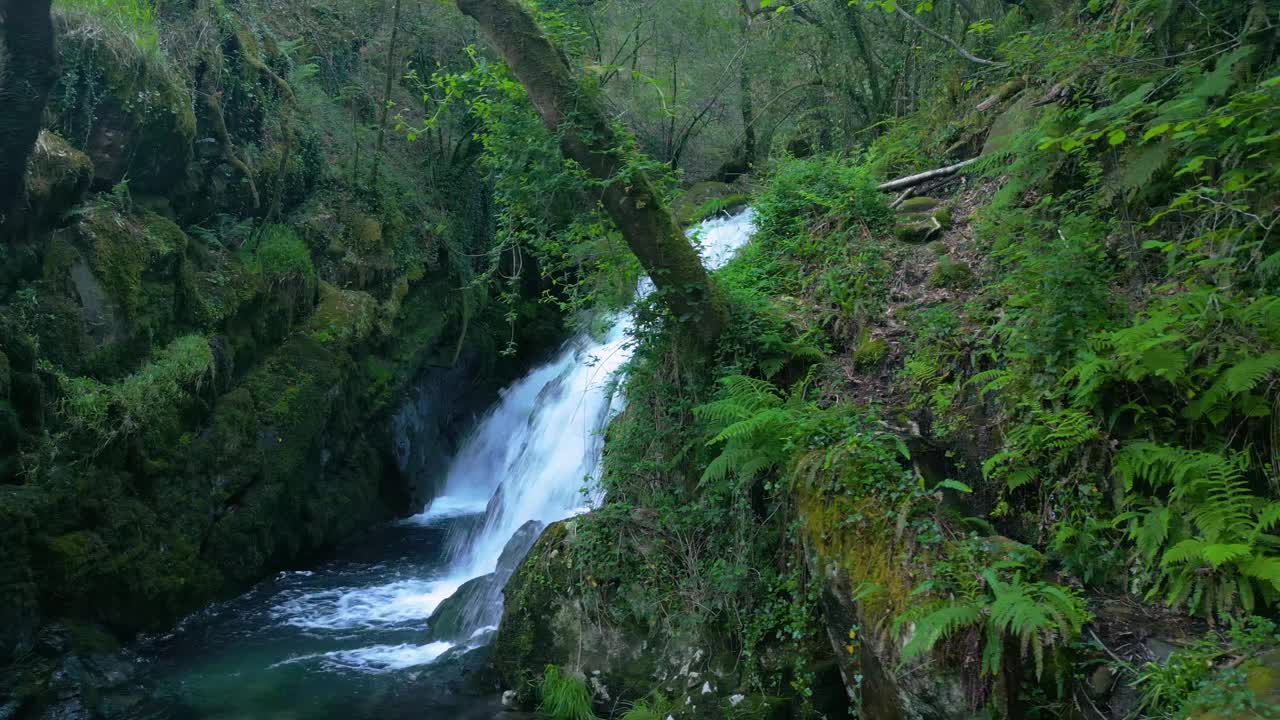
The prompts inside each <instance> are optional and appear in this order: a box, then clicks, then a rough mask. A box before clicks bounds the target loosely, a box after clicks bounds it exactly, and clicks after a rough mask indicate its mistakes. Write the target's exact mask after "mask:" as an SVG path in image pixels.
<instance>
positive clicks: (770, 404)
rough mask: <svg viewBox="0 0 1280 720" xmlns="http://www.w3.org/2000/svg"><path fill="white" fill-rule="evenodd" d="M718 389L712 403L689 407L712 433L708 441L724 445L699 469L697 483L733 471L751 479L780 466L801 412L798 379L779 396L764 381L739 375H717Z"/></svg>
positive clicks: (743, 479) (744, 480)
mask: <svg viewBox="0 0 1280 720" xmlns="http://www.w3.org/2000/svg"><path fill="white" fill-rule="evenodd" d="M720 384H721V391H720V394H719V398H718V399H717V400H716V401H715V402H711V403H708V404H706V405H701V406H698V407H696V408H694V409H693V414H694V416H695V417H697V418H699V419H701V420H704V421H706V422H707V423H708V424H709V425H710V427H711V432H713V433H714V435H713V436H712V437H711V439H710V440H708V441H707V444H708V445H723V447H722V449H721V451H720V454H719V455H717V456H716V458H715V459H714V460H712V461H711V463H710V464H708V465H707V468H706V470H704V471H703V473H702V480H701V482H704V483H715V482H721V481H723V480H725V478H726V477H729V476H733V477H734V478H736V479H737V480H738V481H739V482H741V483H747V484H749V483H751V482H753V481H755V479H756V478H757V476H759V475H760V474H761V473H764V472H767V471H769V470H776V469H778V468H780V467H782V466H785V465H786V463H787V462H788V459H789V458H790V456H791V452H792V450H793V448H794V444H793V438H794V434H795V433H802V432H804V430H803V428H801V427H800V426H799V421H800V419H801V418H802V417H803V411H804V408H803V404H804V401H803V397H804V388H803V384H801V386H800V387H798V388H796V389H795V390H793V391H792V392H791V394H790V396H789V397H788V398H787V399H785V400H784V399H783V397H782V396H781V394H780V393H779V392H778V389H777V388H776V387H774V386H773V385H772V384H771V383H769V382H768V381H767V380H758V379H755V378H750V377H746V376H743V375H733V376H730V377H726V378H721V379H720Z"/></svg>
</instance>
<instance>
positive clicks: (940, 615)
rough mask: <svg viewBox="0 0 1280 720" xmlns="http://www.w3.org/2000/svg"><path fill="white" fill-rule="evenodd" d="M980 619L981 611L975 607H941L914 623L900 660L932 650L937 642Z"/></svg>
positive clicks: (958, 605)
mask: <svg viewBox="0 0 1280 720" xmlns="http://www.w3.org/2000/svg"><path fill="white" fill-rule="evenodd" d="M981 617H982V609H981V608H979V607H978V606H977V605H971V604H959V603H945V604H943V605H941V606H940V607H938V608H936V609H934V610H932V611H931V612H929V614H927V615H925V616H923V617H921V618H920V619H918V620H917V621H916V623H915V629H914V631H913V632H912V635H911V639H910V640H909V641H908V642H907V644H906V645H905V646H904V647H903V648H902V660H903V661H904V662H905V661H907V660H910V659H912V658H914V657H916V656H918V655H921V654H923V653H926V652H928V651H930V650H932V649H933V646H934V645H936V644H937V643H938V641H939V640H942V639H943V638H946V637H948V636H950V635H951V634H952V633H953V632H955V631H956V630H959V629H961V628H965V627H969V626H971V625H974V624H976V623H977V622H978V620H979V619H980V618H981Z"/></svg>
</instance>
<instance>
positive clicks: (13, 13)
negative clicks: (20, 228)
mask: <svg viewBox="0 0 1280 720" xmlns="http://www.w3.org/2000/svg"><path fill="white" fill-rule="evenodd" d="M51 2H52V0H0V39H2V41H3V45H4V48H3V50H4V53H5V58H4V60H5V62H4V63H3V66H4V76H3V77H0V218H3V221H2V222H3V226H5V227H11V226H12V224H13V221H14V219H15V217H14V216H15V215H20V214H21V212H22V205H23V203H24V201H25V199H26V192H25V191H26V177H27V160H28V159H30V157H31V149H32V148H33V147H34V146H35V143H36V138H37V136H39V134H40V116H41V115H43V114H44V106H45V103H46V102H47V101H48V100H49V93H50V91H51V90H52V89H53V83H54V81H55V80H56V79H57V72H56V69H55V68H56V57H55V56H54V49H53V20H52V19H51V18H50V17H49V6H50V5H51Z"/></svg>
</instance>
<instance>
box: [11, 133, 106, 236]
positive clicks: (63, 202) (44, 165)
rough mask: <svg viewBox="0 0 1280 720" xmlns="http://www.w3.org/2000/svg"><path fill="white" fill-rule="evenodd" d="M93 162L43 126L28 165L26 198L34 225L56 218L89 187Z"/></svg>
mask: <svg viewBox="0 0 1280 720" xmlns="http://www.w3.org/2000/svg"><path fill="white" fill-rule="evenodd" d="M93 174H94V168H93V162H92V161H91V160H90V159H89V156H87V155H85V154H84V153H83V152H80V151H79V150H77V149H75V148H74V147H72V146H71V145H70V144H69V143H68V142H67V141H66V140H64V139H63V138H62V137H61V136H60V135H57V134H56V133H52V132H49V131H48V130H42V131H41V132H40V137H39V138H38V139H37V140H36V146H35V148H34V149H33V150H32V153H31V162H30V164H29V165H28V166H27V202H28V203H30V205H31V208H32V211H33V215H34V217H32V218H29V221H30V222H31V223H32V224H33V225H35V226H41V225H48V224H50V223H53V222H56V221H57V220H58V219H59V218H60V217H61V216H62V215H63V214H65V213H66V212H67V211H68V210H70V209H71V208H72V207H73V206H74V205H75V204H76V203H77V202H78V201H79V199H80V196H81V195H83V194H84V192H85V191H86V190H88V188H89V182H90V180H92V179H93Z"/></svg>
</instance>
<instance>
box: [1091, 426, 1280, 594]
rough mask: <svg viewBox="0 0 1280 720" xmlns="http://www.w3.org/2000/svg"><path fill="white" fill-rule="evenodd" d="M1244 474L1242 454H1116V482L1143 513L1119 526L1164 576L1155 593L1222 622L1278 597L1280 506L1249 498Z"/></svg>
mask: <svg viewBox="0 0 1280 720" xmlns="http://www.w3.org/2000/svg"><path fill="white" fill-rule="evenodd" d="M1247 467H1248V458H1247V456H1244V455H1242V454H1238V455H1234V456H1230V457H1223V456H1221V455H1217V454H1214V453H1206V452H1200V451H1194V450H1185V449H1181V448H1174V447H1169V446H1164V445H1157V444H1155V443H1145V442H1143V443H1133V444H1131V445H1128V446H1126V447H1125V448H1123V449H1122V450H1121V451H1120V452H1119V454H1118V455H1117V456H1116V463H1115V475H1116V480H1117V481H1118V482H1119V483H1120V485H1121V487H1122V488H1123V489H1124V490H1125V492H1126V498H1128V499H1129V502H1131V503H1134V504H1136V505H1138V508H1139V509H1135V510H1131V511H1128V512H1125V513H1122V514H1121V515H1120V516H1119V517H1117V518H1116V522H1117V523H1126V524H1127V526H1128V534H1129V537H1130V538H1131V539H1132V540H1133V541H1134V543H1135V546H1136V549H1137V551H1138V553H1139V554H1140V556H1141V559H1142V561H1143V563H1144V564H1145V565H1146V567H1147V569H1148V571H1155V570H1157V569H1158V571H1159V575H1158V577H1157V579H1156V580H1155V582H1154V584H1153V585H1152V587H1151V591H1150V594H1153V595H1154V594H1156V593H1160V594H1162V595H1163V596H1164V598H1165V601H1166V602H1167V603H1169V604H1170V605H1186V606H1187V608H1188V609H1189V610H1192V611H1199V612H1202V613H1204V614H1206V615H1208V614H1210V613H1216V614H1217V615H1219V616H1221V617H1227V616H1229V615H1230V614H1232V613H1233V612H1235V611H1236V610H1237V609H1242V610H1244V611H1245V612H1254V610H1255V609H1256V608H1257V607H1258V606H1259V605H1261V604H1271V603H1274V602H1275V600H1276V599H1277V598H1278V597H1280V538H1278V537H1276V536H1275V535H1273V534H1272V533H1271V531H1272V529H1273V528H1274V526H1275V525H1276V524H1277V523H1280V502H1276V501H1271V500H1267V499H1264V498H1261V497H1258V496H1256V495H1254V494H1253V493H1251V492H1250V490H1249V488H1248V486H1247V485H1246V483H1245V481H1244V473H1245V471H1246V469H1247ZM1135 490H1139V491H1142V490H1145V492H1135Z"/></svg>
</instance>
